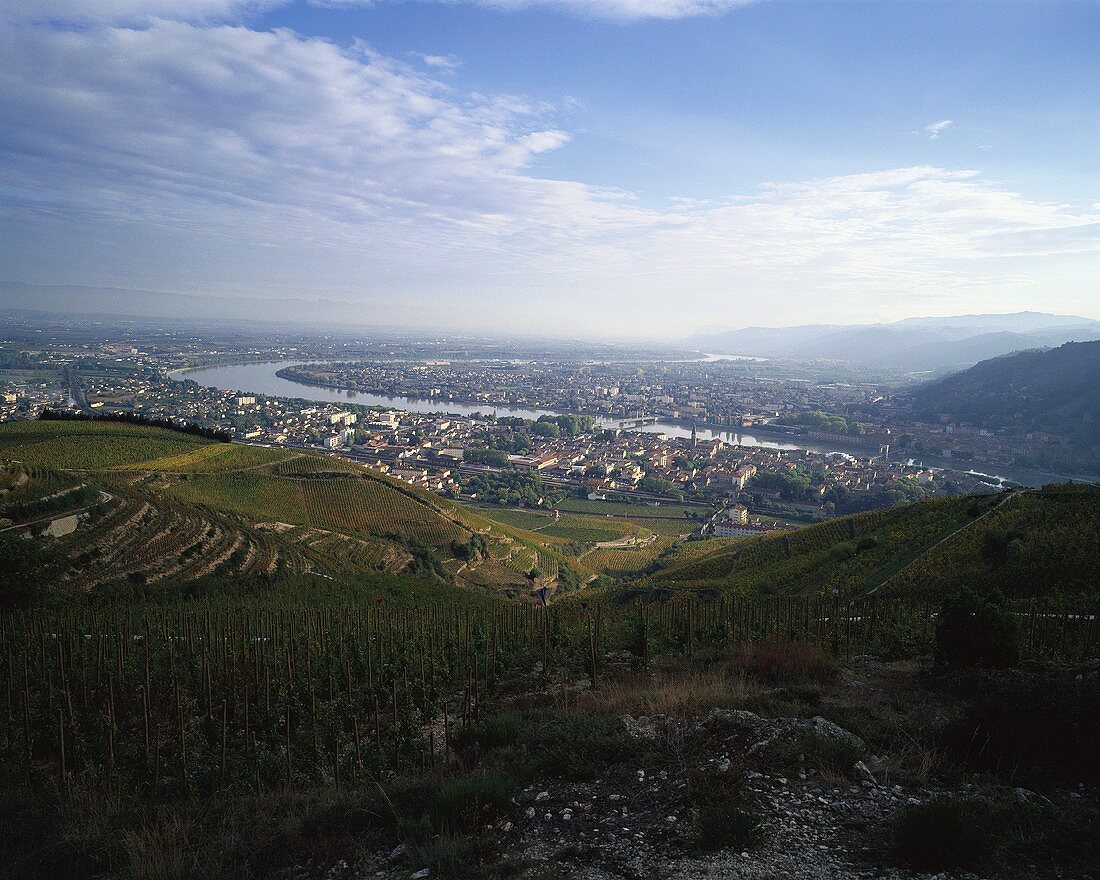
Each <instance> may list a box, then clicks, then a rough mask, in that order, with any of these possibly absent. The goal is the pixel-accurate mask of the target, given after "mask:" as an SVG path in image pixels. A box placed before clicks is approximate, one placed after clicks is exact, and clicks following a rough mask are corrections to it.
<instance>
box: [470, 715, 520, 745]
mask: <svg viewBox="0 0 1100 880" xmlns="http://www.w3.org/2000/svg"><path fill="white" fill-rule="evenodd" d="M521 727H522V720H521V719H520V717H519V715H516V714H515V713H512V712H504V713H501V714H499V715H490V716H489V717H487V718H486V719H485V720H484V721H482V722H481V723H479V724H472V725H470V726H469V727H467V728H466V729H465V730H461V731H459V732H458V733H457V734H456V735H455V737H454V745H455V749H456V750H457V751H458V752H459V753H461V754H464V755H471V754H476V753H480V752H487V751H489V750H491V749H498V748H501V747H502V746H509V745H512V744H513V743H514V742H516V741H517V740H518V739H519V735H520V729H521Z"/></svg>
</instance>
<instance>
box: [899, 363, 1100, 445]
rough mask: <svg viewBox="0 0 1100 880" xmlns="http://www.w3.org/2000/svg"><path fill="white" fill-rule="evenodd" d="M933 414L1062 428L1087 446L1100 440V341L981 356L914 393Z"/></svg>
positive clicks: (918, 406) (916, 403) (924, 412)
mask: <svg viewBox="0 0 1100 880" xmlns="http://www.w3.org/2000/svg"><path fill="white" fill-rule="evenodd" d="M912 401H913V409H914V412H915V413H916V414H917V415H919V416H923V417H924V418H928V419H935V418H937V417H939V416H940V415H943V414H947V415H950V417H951V418H952V420H954V421H960V422H968V423H970V424H975V425H979V426H982V427H989V428H999V427H1004V426H1009V425H1012V426H1017V427H1023V428H1029V429H1031V430H1037V431H1045V432H1049V433H1052V434H1057V435H1059V436H1061V437H1064V438H1066V439H1068V440H1070V441H1072V442H1073V443H1074V444H1075V445H1077V446H1079V447H1082V448H1085V449H1088V448H1091V447H1094V446H1098V445H1100V342H1070V343H1067V344H1065V345H1063V346H1061V347H1059V348H1055V349H1050V350H1048V351H1021V352H1017V353H1016V354H1011V355H1006V356H1004V357H998V358H993V359H992V360H987V361H982V362H981V363H980V364H977V365H976V366H973V367H971V368H970V369H969V370H966V371H965V372H962V373H957V374H956V375H954V376H948V377H947V378H946V379H941V380H939V381H937V382H930V383H928V384H927V385H923V386H922V387H920V388H918V389H917V390H916V391H914V392H913V393H912Z"/></svg>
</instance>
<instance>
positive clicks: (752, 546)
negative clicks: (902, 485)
mask: <svg viewBox="0 0 1100 880" xmlns="http://www.w3.org/2000/svg"><path fill="white" fill-rule="evenodd" d="M976 503H977V502H975V501H974V500H973V499H971V498H969V497H944V498H938V499H935V500H932V501H928V502H925V503H922V504H919V505H911V506H907V507H899V508H887V509H883V510H876V511H872V512H869V513H864V514H858V515H856V516H849V517H844V518H842V519H838V520H832V521H830V522H826V523H820V524H817V525H813V526H808V527H806V528H803V529H798V530H797V531H793V532H786V533H782V534H778V535H768V536H762V537H759V538H746V539H734V540H732V541H729V542H727V543H725V544H723V545H721V546H719V547H718V548H717V549H715V550H714V551H713V552H709V553H708V552H707V551H706V546H707V544H709V543H710V542H709V541H703V542H691V544H694V545H695V546H691V544H687V545H684V547H685V548H688V547H690V551H688V552H690V553H691V557H690V558H684V559H680V558H678V557H677V554H675V553H673V554H672V555H671V557H670V558H669V559H668V560H666V567H664V568H663V569H662V570H661V571H658V572H656V573H655V574H654V575H653V576H652V579H653V581H654V582H655V583H659V584H661V585H667V586H677V587H680V588H686V589H693V588H695V589H697V588H712V587H721V588H724V589H731V590H735V591H737V592H745V593H753V592H765V593H766V592H790V591H801V592H826V593H832V592H834V591H838V592H840V593H841V594H844V595H851V594H858V593H860V592H866V591H868V590H870V589H872V588H873V587H874V586H876V585H877V581H878V579H880V575H881V574H882V572H883V571H884V569H886V568H887V567H888V566H889V565H891V563H894V562H896V561H897V560H899V559H905V558H908V557H910V556H914V555H917V554H919V553H920V552H922V551H923V550H925V549H927V548H928V547H930V546H932V545H933V544H935V543H936V542H937V541H938V540H939V539H941V538H943V537H945V536H947V535H949V534H951V533H953V532H954V531H955V530H957V529H959V528H960V527H962V526H964V525H966V524H967V523H969V522H971V521H972V520H973V519H974V518H975V517H977V516H979V515H980V514H981V512H982V510H980V509H979V510H975V509H974V507H975V504H976ZM699 545H702V546H699Z"/></svg>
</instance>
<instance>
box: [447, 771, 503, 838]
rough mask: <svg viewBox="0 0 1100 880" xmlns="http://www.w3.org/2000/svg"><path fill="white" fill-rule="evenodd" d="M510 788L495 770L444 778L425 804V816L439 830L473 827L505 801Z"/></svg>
mask: <svg viewBox="0 0 1100 880" xmlns="http://www.w3.org/2000/svg"><path fill="white" fill-rule="evenodd" d="M514 788H515V785H514V784H513V782H512V780H511V779H508V778H507V777H505V776H502V775H500V774H499V773H489V774H486V775H485V776H472V777H466V778H464V779H455V780H452V781H450V782H445V783H443V784H442V785H441V786H440V787H439V789H438V790H437V791H436V792H435V795H434V797H432V799H431V801H430V803H429V804H428V818H429V819H430V820H431V822H432V825H433V827H435V828H437V829H439V830H440V831H443V832H466V831H473V830H475V829H476V828H478V827H480V826H481V825H484V824H485V823H486V822H488V821H490V820H491V819H492V818H493V817H494V816H495V815H496V814H497V813H499V812H500V811H501V810H502V809H504V807H506V806H507V805H508V803H509V801H511V799H512V791H513V789H514Z"/></svg>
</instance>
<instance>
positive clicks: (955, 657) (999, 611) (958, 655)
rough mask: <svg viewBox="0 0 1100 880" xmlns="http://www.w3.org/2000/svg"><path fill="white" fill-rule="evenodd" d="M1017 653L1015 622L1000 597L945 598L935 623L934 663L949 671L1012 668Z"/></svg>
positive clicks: (971, 594) (968, 592) (970, 593)
mask: <svg viewBox="0 0 1100 880" xmlns="http://www.w3.org/2000/svg"><path fill="white" fill-rule="evenodd" d="M1019 657H1020V651H1019V645H1018V635H1017V627H1016V621H1015V620H1014V619H1013V618H1012V617H1011V616H1010V615H1009V613H1008V611H1007V610H1005V603H1004V599H1003V597H1002V596H1001V595H1000V594H999V593H994V594H993V595H991V596H989V597H981V596H979V595H978V594H977V593H975V592H974V591H973V590H968V589H964V590H960V591H959V592H957V593H953V594H952V595H950V596H948V597H947V598H946V599H945V600H944V603H943V607H942V609H941V610H940V616H939V620H938V621H937V623H936V660H937V661H938V662H939V663H941V664H943V665H945V666H949V667H961V666H985V667H1005V666H1014V665H1015V664H1016V662H1017V661H1018V660H1019Z"/></svg>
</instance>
